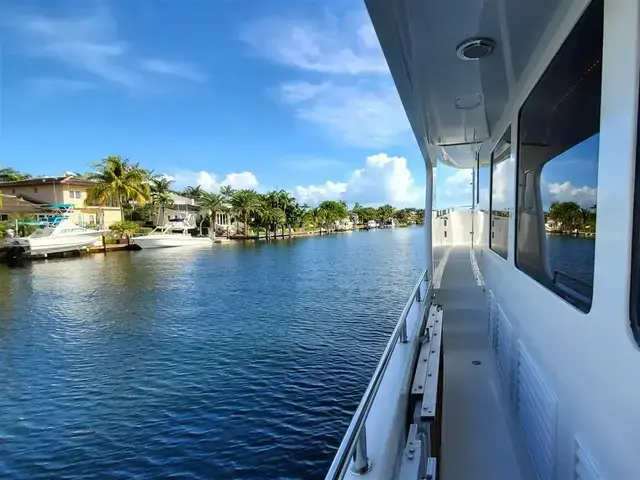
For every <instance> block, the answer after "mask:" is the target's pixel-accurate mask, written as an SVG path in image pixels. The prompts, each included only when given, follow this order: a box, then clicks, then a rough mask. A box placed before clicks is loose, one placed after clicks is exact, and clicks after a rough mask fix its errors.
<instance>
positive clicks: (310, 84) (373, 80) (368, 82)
mask: <svg viewBox="0 0 640 480" xmlns="http://www.w3.org/2000/svg"><path fill="white" fill-rule="evenodd" d="M242 38H243V40H244V41H245V42H246V43H247V44H248V45H250V46H251V47H252V48H253V49H254V51H256V52H258V53H259V54H260V55H262V56H263V57H265V58H267V59H269V60H271V61H273V62H276V63H279V64H281V65H286V66H288V67H291V68H292V70H294V71H297V72H298V78H297V79H295V80H291V81H288V82H285V83H283V84H281V85H280V94H281V97H282V99H283V100H284V101H285V102H286V103H288V104H290V105H291V107H292V109H293V112H294V115H295V116H296V117H297V118H298V119H300V120H302V121H304V122H307V123H309V124H312V125H316V126H319V127H320V129H321V131H323V132H325V133H326V134H328V135H329V136H331V137H332V138H337V139H339V140H340V141H342V142H344V143H346V144H349V145H354V146H358V147H377V148H384V147H387V146H390V145H394V144H397V143H400V142H402V141H404V140H405V139H406V138H409V137H408V136H407V135H406V134H407V133H408V132H410V128H409V122H408V121H407V117H406V115H405V113H404V110H403V108H402V104H401V102H400V99H399V97H398V94H397V92H396V90H395V87H394V85H393V82H392V80H391V76H390V74H389V70H388V67H387V65H386V62H385V60H384V57H383V55H382V50H381V49H380V46H379V44H378V40H377V38H376V35H375V32H374V30H373V27H372V25H371V23H370V21H369V18H368V17H367V15H366V14H365V13H364V12H356V13H351V14H348V15H345V16H344V17H343V18H337V17H335V16H331V15H328V16H325V17H324V18H321V19H319V20H308V19H281V18H277V19H275V18H268V19H263V20H259V21H256V22H253V23H250V24H248V25H247V26H246V28H245V29H244V30H243V33H242ZM309 75H313V77H312V81H310V80H309Z"/></svg>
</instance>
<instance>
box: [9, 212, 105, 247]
mask: <svg viewBox="0 0 640 480" xmlns="http://www.w3.org/2000/svg"><path fill="white" fill-rule="evenodd" d="M42 208H43V211H44V212H46V216H44V215H43V216H41V218H40V219H39V220H37V221H33V222H22V225H31V226H36V227H37V229H36V230H35V231H34V232H33V233H32V234H31V235H29V236H28V237H18V238H9V239H6V240H5V242H4V246H5V248H7V249H9V255H10V256H47V255H49V254H51V253H64V252H72V251H77V250H82V249H86V248H87V247H89V246H91V245H93V244H94V243H96V241H97V240H98V239H99V238H100V237H101V236H102V234H103V233H104V232H106V231H107V230H92V229H89V228H84V227H81V226H79V225H77V224H75V223H74V222H73V221H72V220H70V218H69V217H70V215H71V213H72V212H73V205H67V204H56V205H45V206H43V207H42Z"/></svg>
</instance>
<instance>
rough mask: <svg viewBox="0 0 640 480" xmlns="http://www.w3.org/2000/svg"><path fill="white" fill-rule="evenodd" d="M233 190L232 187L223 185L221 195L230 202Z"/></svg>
mask: <svg viewBox="0 0 640 480" xmlns="http://www.w3.org/2000/svg"><path fill="white" fill-rule="evenodd" d="M233 192H234V190H233V188H231V185H223V186H222V187H220V195H222V196H224V198H225V200H227V201H230V200H231V197H232V196H233Z"/></svg>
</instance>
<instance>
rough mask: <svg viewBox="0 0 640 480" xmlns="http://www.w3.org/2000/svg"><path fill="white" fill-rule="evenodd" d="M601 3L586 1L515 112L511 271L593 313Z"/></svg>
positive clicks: (600, 78)
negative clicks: (514, 268) (513, 256)
mask: <svg viewBox="0 0 640 480" xmlns="http://www.w3.org/2000/svg"><path fill="white" fill-rule="evenodd" d="M602 32H603V1H602V0H595V1H593V2H591V4H590V5H589V7H587V9H586V10H585V12H584V14H583V15H582V18H581V19H580V20H579V22H578V23H577V25H576V26H575V28H574V29H573V31H572V32H571V34H570V35H569V36H568V37H567V39H566V41H565V42H564V44H563V45H562V47H561V48H560V50H559V51H558V53H557V54H556V56H555V57H554V59H553V60H552V62H551V64H550V65H549V67H548V68H547V70H546V72H545V73H544V75H543V76H542V78H541V79H540V81H539V82H538V84H537V85H536V86H535V87H534V89H533V91H532V92H531V94H530V95H529V97H528V98H527V100H526V101H525V103H524V104H523V105H522V108H521V109H520V117H519V128H518V137H519V138H518V159H517V174H518V192H517V196H516V202H517V205H516V266H517V267H518V268H519V269H520V270H522V271H523V272H525V273H526V274H528V275H529V276H531V277H532V278H533V279H535V280H537V281H538V282H540V283H541V284H542V285H544V286H545V287H547V288H549V289H550V290H552V291H553V292H555V293H556V294H558V295H559V296H561V297H562V298H564V299H565V300H567V301H568V302H570V303H571V304H573V305H574V306H576V307H577V308H579V309H580V310H582V311H584V312H588V311H589V310H590V309H591V299H592V296H593V265H594V256H595V234H596V231H595V228H596V222H595V220H596V192H597V173H598V146H599V145H598V140H599V131H600V97H601V83H602V66H601V65H602Z"/></svg>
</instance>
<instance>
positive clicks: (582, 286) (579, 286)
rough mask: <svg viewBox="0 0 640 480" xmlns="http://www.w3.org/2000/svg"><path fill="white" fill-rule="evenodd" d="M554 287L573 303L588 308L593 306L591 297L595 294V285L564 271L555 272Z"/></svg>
mask: <svg viewBox="0 0 640 480" xmlns="http://www.w3.org/2000/svg"><path fill="white" fill-rule="evenodd" d="M562 279H564V281H563V280H562ZM553 285H554V286H556V287H557V288H558V289H559V290H560V291H559V292H558V293H560V294H561V295H562V296H564V297H565V298H566V299H567V300H569V301H570V302H571V303H576V302H577V303H579V304H581V305H586V306H588V305H590V304H591V295H592V293H593V285H592V284H591V283H589V282H587V281H585V280H582V279H581V278H578V277H575V276H573V275H570V274H568V273H566V272H563V271H562V270H554V271H553ZM567 297H568V298H567Z"/></svg>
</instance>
